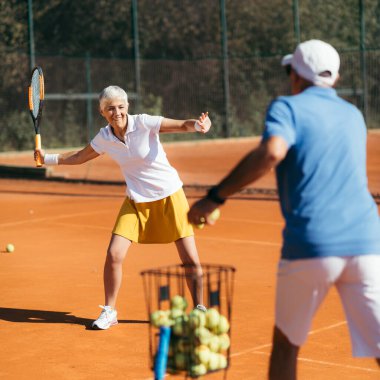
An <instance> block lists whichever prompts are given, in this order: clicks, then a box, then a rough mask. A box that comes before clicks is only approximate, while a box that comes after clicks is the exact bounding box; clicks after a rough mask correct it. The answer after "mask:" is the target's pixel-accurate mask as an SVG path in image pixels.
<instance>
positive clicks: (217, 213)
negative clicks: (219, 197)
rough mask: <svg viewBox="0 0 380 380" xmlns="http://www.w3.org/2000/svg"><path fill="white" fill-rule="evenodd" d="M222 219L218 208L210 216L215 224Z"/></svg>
mask: <svg viewBox="0 0 380 380" xmlns="http://www.w3.org/2000/svg"><path fill="white" fill-rule="evenodd" d="M219 218H220V210H219V209H218V208H216V209H215V210H214V211H213V212H212V213H211V214H210V215H209V219H211V220H212V221H213V222H215V221H217V220H218V219H219Z"/></svg>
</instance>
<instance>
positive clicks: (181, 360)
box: [174, 352, 188, 370]
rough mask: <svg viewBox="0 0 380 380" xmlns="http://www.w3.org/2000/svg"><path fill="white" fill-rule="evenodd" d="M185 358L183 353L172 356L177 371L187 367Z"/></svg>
mask: <svg viewBox="0 0 380 380" xmlns="http://www.w3.org/2000/svg"><path fill="white" fill-rule="evenodd" d="M187 362H188V360H187V356H186V354H184V353H183V352H177V353H176V354H175V356H174V363H175V366H176V368H177V369H179V370H183V369H186V367H187Z"/></svg>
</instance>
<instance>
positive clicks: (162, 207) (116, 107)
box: [35, 86, 211, 330]
mask: <svg viewBox="0 0 380 380" xmlns="http://www.w3.org/2000/svg"><path fill="white" fill-rule="evenodd" d="M99 106H100V113H101V115H102V116H103V117H104V118H105V119H106V120H107V123H108V124H107V126H105V127H104V128H101V129H100V131H99V133H98V134H97V135H96V136H95V137H94V139H93V140H92V141H91V143H90V144H89V145H87V146H86V147H85V148H83V149H82V150H79V151H73V152H68V153H63V154H47V153H46V154H45V153H44V151H42V150H41V151H40V150H38V151H36V152H35V158H36V155H37V154H40V156H41V157H42V161H43V163H44V164H45V165H79V164H83V163H84V162H87V161H89V160H92V159H94V158H96V157H98V156H99V155H101V154H104V153H108V154H109V155H110V156H111V158H113V159H114V160H115V161H116V162H117V163H118V164H119V166H120V168H121V171H122V173H123V175H124V178H125V182H126V185H127V189H126V191H127V196H126V199H125V200H124V203H123V204H122V206H121V209H120V212H119V215H118V217H117V219H116V222H115V226H114V229H113V231H112V236H111V239H110V243H109V246H108V250H107V256H106V260H105V265H104V292H105V306H101V308H102V312H101V314H100V316H99V318H98V319H97V320H96V321H94V322H93V324H92V327H93V328H95V329H101V330H105V329H108V328H109V327H111V326H112V325H115V324H117V323H118V322H117V311H116V309H115V304H116V298H117V294H118V291H119V288H120V285H121V280H122V264H123V261H124V258H125V256H126V254H127V252H128V249H129V247H130V246H131V244H132V242H136V243H143V244H144V243H145V244H146V243H171V242H175V244H176V247H177V250H178V254H179V257H180V259H181V261H182V263H183V264H185V265H186V268H187V271H188V272H191V273H195V274H196V277H197V278H198V279H199V278H200V276H201V274H202V270H201V265H200V260H199V256H198V252H197V248H196V245H195V240H194V232H193V227H192V225H191V224H189V222H188V220H187V212H188V209H189V205H188V202H187V199H186V196H185V194H184V191H183V189H182V185H183V184H182V182H181V180H180V178H179V176H178V173H177V171H176V170H175V169H174V168H173V167H172V166H171V165H170V163H169V161H168V159H167V157H166V154H165V152H164V149H163V146H162V145H161V143H160V140H159V133H183V132H200V133H206V132H208V130H209V129H210V127H211V121H210V119H209V117H208V115H207V113H202V114H201V116H200V117H199V119H198V120H195V119H190V120H173V119H167V118H164V117H161V116H150V115H146V114H140V115H129V114H128V106H129V103H128V96H127V94H126V92H125V91H124V90H123V89H122V88H120V87H118V86H109V87H107V88H105V89H104V90H103V91H102V92H101V93H100V95H99ZM187 278H188V287H189V290H190V292H191V295H192V298H193V302H194V304H195V305H197V304H198V303H201V302H202V299H201V293H202V291H201V285H200V281H199V280H198V281H196V283H198V286H197V287H196V286H194V283H193V282H192V280H191V276H187ZM198 307H199V308H201V309H202V307H203V306H202V305H198Z"/></svg>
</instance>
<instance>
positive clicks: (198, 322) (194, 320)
mask: <svg viewBox="0 0 380 380" xmlns="http://www.w3.org/2000/svg"><path fill="white" fill-rule="evenodd" d="M189 325H190V327H192V328H197V327H204V326H205V325H206V314H205V312H204V311H202V310H199V309H194V310H192V311H191V312H190V314H189Z"/></svg>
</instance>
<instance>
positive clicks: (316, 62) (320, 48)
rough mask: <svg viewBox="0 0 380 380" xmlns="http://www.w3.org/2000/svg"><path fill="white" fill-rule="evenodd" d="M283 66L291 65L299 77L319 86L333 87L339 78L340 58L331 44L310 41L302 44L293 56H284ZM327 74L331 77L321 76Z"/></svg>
mask: <svg viewBox="0 0 380 380" xmlns="http://www.w3.org/2000/svg"><path fill="white" fill-rule="evenodd" d="M281 64H282V65H283V66H286V65H289V64H291V65H292V68H293V69H294V70H295V71H296V72H297V74H298V75H300V76H301V77H302V78H304V79H306V80H308V81H310V82H312V83H313V84H315V85H317V86H326V85H327V86H333V85H334V83H335V81H336V80H337V78H338V74H339V66H340V58H339V54H338V52H337V51H336V50H335V49H334V48H333V47H332V46H331V45H330V44H328V43H326V42H323V41H320V40H309V41H305V42H302V43H300V44H299V45H298V46H297V48H296V50H295V51H294V53H293V54H288V55H286V56H284V57H283V58H282V61H281ZM325 72H330V75H328V76H322V75H320V74H322V73H325Z"/></svg>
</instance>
